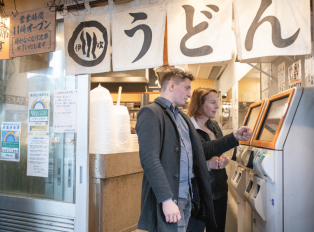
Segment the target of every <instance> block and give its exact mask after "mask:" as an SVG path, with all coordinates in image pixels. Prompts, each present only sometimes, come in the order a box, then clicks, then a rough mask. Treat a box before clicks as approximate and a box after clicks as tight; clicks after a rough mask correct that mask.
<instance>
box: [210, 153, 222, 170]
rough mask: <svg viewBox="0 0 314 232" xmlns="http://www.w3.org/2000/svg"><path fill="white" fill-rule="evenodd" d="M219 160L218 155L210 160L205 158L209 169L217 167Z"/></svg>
mask: <svg viewBox="0 0 314 232" xmlns="http://www.w3.org/2000/svg"><path fill="white" fill-rule="evenodd" d="M219 160H220V159H219V157H218V156H214V157H212V158H211V159H210V160H207V162H208V163H209V167H210V169H219Z"/></svg>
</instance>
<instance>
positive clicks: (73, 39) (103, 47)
mask: <svg viewBox="0 0 314 232" xmlns="http://www.w3.org/2000/svg"><path fill="white" fill-rule="evenodd" d="M64 28H65V32H64V37H65V50H66V52H65V64H66V65H65V69H66V75H73V74H85V73H100V72H108V71H110V12H109V7H108V6H105V7H97V8H91V12H90V14H85V12H84V11H80V12H79V15H78V16H76V15H74V14H72V13H68V14H67V15H66V16H65V17H64Z"/></svg>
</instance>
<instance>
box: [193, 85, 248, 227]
mask: <svg viewBox="0 0 314 232" xmlns="http://www.w3.org/2000/svg"><path fill="white" fill-rule="evenodd" d="M218 108H219V106H218V93H217V90H215V89H211V88H198V89H195V90H194V91H193V95H192V98H191V102H190V104H189V107H188V112H187V114H188V115H189V116H190V117H191V121H192V122H193V124H194V126H195V129H196V130H197V132H198V134H199V136H200V138H201V140H202V143H203V144H204V140H205V141H207V142H208V141H213V140H217V139H221V138H222V137H223V134H222V131H221V129H220V127H219V125H218V123H217V122H216V121H214V120H212V119H213V118H215V116H216V112H217V109H218ZM247 129H248V128H247ZM227 136H229V137H230V135H227ZM227 136H226V137H227ZM231 137H232V136H231ZM234 137H235V138H236V139H237V140H247V138H245V139H243V138H241V137H237V135H236V134H235V135H234ZM224 139H226V138H224ZM224 139H223V140H224ZM237 145H238V142H236V143H235V142H233V141H232V140H230V139H229V142H226V143H225V146H224V149H221V148H220V149H218V148H211V149H209V150H208V149H207V151H205V150H204V151H205V153H206V159H207V167H208V170H210V171H209V175H210V180H211V183H210V184H211V189H212V195H213V203H214V213H215V219H216V224H217V227H218V230H217V231H219V232H224V231H225V222H226V213H227V201H228V183H227V180H228V176H227V172H226V169H225V167H226V166H227V165H228V163H229V159H228V158H227V157H226V156H224V155H222V154H221V153H223V152H225V151H227V150H230V149H231V148H233V147H236V146H237ZM204 149H205V148H204ZM218 150H220V152H221V153H219V154H217V151H218ZM223 150H224V151H223ZM197 201H199V196H198V194H197V191H195V188H193V200H192V202H193V204H195V205H201V203H200V202H197ZM195 202H196V203H195ZM195 208H197V207H195ZM204 214H205V212H204V210H202V209H200V210H198V211H197V212H196V211H192V215H191V218H190V221H189V224H188V229H187V232H204V229H205V223H204V218H205V217H204Z"/></svg>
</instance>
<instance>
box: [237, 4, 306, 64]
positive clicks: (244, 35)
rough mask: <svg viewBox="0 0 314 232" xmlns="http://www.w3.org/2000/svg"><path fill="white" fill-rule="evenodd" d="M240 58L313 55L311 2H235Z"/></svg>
mask: <svg viewBox="0 0 314 232" xmlns="http://www.w3.org/2000/svg"><path fill="white" fill-rule="evenodd" d="M234 15H235V26H236V38H237V50H238V59H239V60H246V59H251V58H256V57H267V56H286V55H305V54H310V53H311V25H310V24H311V15H310V1H306V0H302V1H300V0H254V1H252V0H234Z"/></svg>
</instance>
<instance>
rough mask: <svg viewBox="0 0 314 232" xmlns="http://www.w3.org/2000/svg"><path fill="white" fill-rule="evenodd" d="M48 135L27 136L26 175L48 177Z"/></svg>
mask: <svg viewBox="0 0 314 232" xmlns="http://www.w3.org/2000/svg"><path fill="white" fill-rule="evenodd" d="M48 167H49V136H48V135H42V136H33V135H29V136H28V147H27V175H28V176H39V177H48V169H49V168H48Z"/></svg>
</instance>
